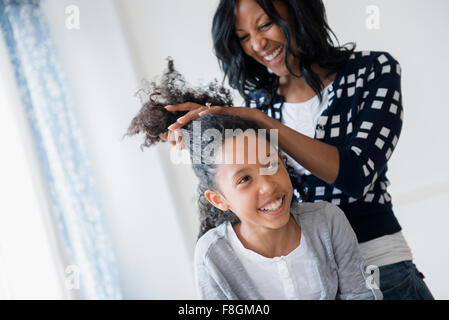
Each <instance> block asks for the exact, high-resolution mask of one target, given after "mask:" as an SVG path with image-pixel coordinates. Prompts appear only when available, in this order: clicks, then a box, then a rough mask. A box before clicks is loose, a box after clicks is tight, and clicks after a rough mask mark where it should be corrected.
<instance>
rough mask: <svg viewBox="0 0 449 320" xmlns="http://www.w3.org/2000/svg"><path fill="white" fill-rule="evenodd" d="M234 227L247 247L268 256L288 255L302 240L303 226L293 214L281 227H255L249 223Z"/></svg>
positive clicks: (238, 224)
mask: <svg viewBox="0 0 449 320" xmlns="http://www.w3.org/2000/svg"><path fill="white" fill-rule="evenodd" d="M233 227H234V230H235V233H236V235H237V237H238V238H239V240H240V242H241V243H242V244H243V246H244V247H245V248H246V249H249V250H252V251H254V252H256V253H258V254H260V255H262V256H264V257H267V258H274V257H280V256H286V255H288V254H289V253H290V252H292V251H293V250H294V249H295V248H296V247H298V245H299V243H300V241H301V228H300V227H299V225H298V224H297V223H296V221H295V218H294V217H293V216H292V215H290V219H289V221H288V223H287V224H286V225H285V226H284V227H282V228H280V229H275V230H273V229H267V228H263V227H257V228H255V227H254V226H251V225H249V224H247V223H237V224H235V225H234V226H233Z"/></svg>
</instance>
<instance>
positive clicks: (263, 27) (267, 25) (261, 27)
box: [260, 22, 272, 29]
mask: <svg viewBox="0 0 449 320" xmlns="http://www.w3.org/2000/svg"><path fill="white" fill-rule="evenodd" d="M271 25H272V23H271V22H268V23H265V24H263V25H261V26H260V29H267V28H268V27H269V26H271Z"/></svg>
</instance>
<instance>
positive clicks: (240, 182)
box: [238, 176, 249, 184]
mask: <svg viewBox="0 0 449 320" xmlns="http://www.w3.org/2000/svg"><path fill="white" fill-rule="evenodd" d="M246 178H248V179H249V176H244V177H243V178H242V179H240V181H239V183H238V184H242V183H244V182H246V181H248V180H245V179H246Z"/></svg>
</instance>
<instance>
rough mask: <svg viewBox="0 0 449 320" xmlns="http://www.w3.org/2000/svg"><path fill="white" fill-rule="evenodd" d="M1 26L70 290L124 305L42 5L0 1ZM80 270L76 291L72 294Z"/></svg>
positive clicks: (36, 1) (24, 0) (33, 0)
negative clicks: (66, 264) (65, 262)
mask: <svg viewBox="0 0 449 320" xmlns="http://www.w3.org/2000/svg"><path fill="white" fill-rule="evenodd" d="M0 24H1V25H0V27H1V29H2V31H3V35H4V38H5V40H6V45H7V47H8V51H9V55H10V58H11V62H12V65H13V67H14V71H15V76H16V79H17V84H18V87H19V90H20V95H21V99H22V102H23V105H24V108H25V112H26V117H27V119H28V122H29V125H30V127H31V132H32V135H33V139H34V142H35V144H36V150H38V156H39V161H40V165H41V168H42V171H43V174H44V177H45V180H46V186H47V188H48V193H49V195H50V199H51V202H52V211H53V214H54V215H55V216H56V220H57V222H58V227H59V231H60V234H61V238H62V239H63V241H64V247H65V249H66V250H67V257H68V260H69V263H70V265H74V266H76V267H74V268H73V269H71V271H70V272H75V273H73V274H71V276H72V277H71V278H70V279H71V280H70V281H72V283H71V285H72V290H79V291H77V293H78V296H79V297H80V298H81V299H121V298H122V294H121V290H120V286H119V281H118V274H117V270H116V266H115V259H114V255H113V250H112V247H111V244H110V241H109V239H108V235H107V232H106V229H105V225H104V222H103V217H102V209H101V205H100V203H99V197H98V194H97V191H96V190H95V183H94V180H93V178H92V174H91V168H90V165H89V162H88V159H87V156H86V149H85V146H84V144H83V141H82V139H81V132H80V126H79V125H78V122H77V119H76V115H75V110H74V106H73V104H72V102H71V100H70V96H69V94H68V90H67V86H66V80H65V78H64V73H63V71H62V69H61V64H60V62H59V59H58V57H57V55H56V53H55V47H54V44H53V42H52V39H51V36H50V32H49V27H48V25H47V23H46V20H45V17H44V15H43V13H42V11H41V8H40V3H39V0H0ZM24 223H26V221H24ZM77 271H80V273H79V289H77V288H76V287H75V288H73V285H76V279H77V278H76V277H77V275H78V274H77ZM68 276H69V274H68Z"/></svg>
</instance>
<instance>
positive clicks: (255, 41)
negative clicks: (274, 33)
mask: <svg viewBox="0 0 449 320" xmlns="http://www.w3.org/2000/svg"><path fill="white" fill-rule="evenodd" d="M266 45H267V39H265V38H264V37H263V36H257V35H256V36H254V37H253V38H252V42H251V46H252V48H253V50H254V51H255V52H257V53H259V52H260V51H262V50H263V49H265V46H266Z"/></svg>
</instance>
